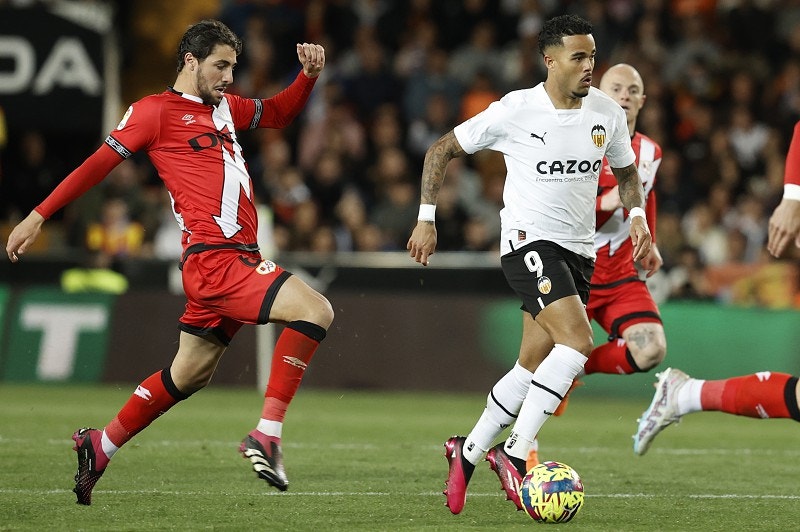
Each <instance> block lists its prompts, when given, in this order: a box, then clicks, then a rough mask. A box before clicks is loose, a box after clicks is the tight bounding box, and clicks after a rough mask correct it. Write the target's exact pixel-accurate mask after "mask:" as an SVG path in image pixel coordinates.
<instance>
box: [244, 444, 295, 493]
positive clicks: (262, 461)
mask: <svg viewBox="0 0 800 532" xmlns="http://www.w3.org/2000/svg"><path fill="white" fill-rule="evenodd" d="M239 452H241V453H242V457H244V458H246V459H248V460H250V462H251V463H252V465H253V471H255V472H256V474H257V475H258V477H259V478H261V479H264V480H266V481H267V483H268V484H269V485H270V486H274V487H276V488H278V489H279V490H281V491H286V490H287V489H288V488H289V479H287V478H286V471H285V470H284V468H283V452H282V451H281V446H280V439H278V438H274V437H271V436H267V435H265V434H263V433H261V432H259V431H257V430H253V431H251V432H250V434H248V435H247V436H246V437H245V439H244V440H242V444H241V445H240V446H239Z"/></svg>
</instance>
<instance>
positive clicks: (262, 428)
mask: <svg viewBox="0 0 800 532" xmlns="http://www.w3.org/2000/svg"><path fill="white" fill-rule="evenodd" d="M256 430H257V431H259V432H261V433H263V434H266V435H267V436H272V437H273V438H280V437H281V434H282V433H283V423H281V422H280V421H270V420H268V419H264V418H261V419H260V420H259V422H258V425H256Z"/></svg>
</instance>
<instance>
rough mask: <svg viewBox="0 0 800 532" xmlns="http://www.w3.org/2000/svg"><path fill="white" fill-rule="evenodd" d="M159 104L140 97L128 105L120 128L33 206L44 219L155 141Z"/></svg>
mask: <svg viewBox="0 0 800 532" xmlns="http://www.w3.org/2000/svg"><path fill="white" fill-rule="evenodd" d="M157 120H158V107H157V106H153V105H149V102H147V100H146V99H145V100H141V101H139V102H137V103H135V104H133V105H131V106H130V107H129V108H128V111H127V112H126V113H125V116H123V117H122V120H121V121H120V123H119V125H118V126H117V129H115V130H114V131H113V132H111V134H109V135H108V137H106V140H105V142H104V143H103V145H102V146H100V148H99V149H98V150H97V151H95V152H94V153H93V154H92V155H90V156H89V157H88V158H87V159H86V160H85V161H84V162H83V164H81V165H80V166H79V167H78V168H76V169H75V170H73V171H72V172H71V173H70V174H69V175H68V176H67V177H65V178H64V180H63V181H61V183H59V184H58V186H57V187H56V188H55V189H54V190H53V192H51V193H50V195H49V196H47V198H45V200H44V201H43V202H42V203H40V204H39V205H37V206H36V208H35V209H34V210H35V211H36V212H38V213H39V214H41V215H42V216H43V217H44V218H45V219H47V218H50V217H51V216H53V214H55V213H56V212H57V211H59V210H60V209H62V208H64V207H65V206H66V205H67V204H68V203H70V202H72V201H74V200H75V199H77V198H78V197H80V196H81V195H82V194H84V193H85V192H86V191H87V190H89V189H90V188H92V187H93V186H95V185H96V184H98V183H99V182H100V181H102V180H103V179H104V178H105V177H106V176H107V175H108V173H109V172H111V170H113V169H114V167H115V166H117V165H118V164H119V163H121V162H122V160H123V159H127V158H128V157H130V156H131V155H133V153H134V152H136V151H138V150H140V149H142V148H145V147H146V146H147V145H148V144H149V143H150V142H152V141H153V139H154V137H155V135H156V133H155V132H156V131H157V124H158V121H157Z"/></svg>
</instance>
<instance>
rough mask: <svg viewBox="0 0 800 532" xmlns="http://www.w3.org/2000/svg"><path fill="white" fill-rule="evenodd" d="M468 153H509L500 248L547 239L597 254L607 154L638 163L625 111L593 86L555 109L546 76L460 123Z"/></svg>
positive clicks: (616, 162)
mask: <svg viewBox="0 0 800 532" xmlns="http://www.w3.org/2000/svg"><path fill="white" fill-rule="evenodd" d="M454 133H455V136H456V138H457V139H458V142H459V144H461V147H462V148H463V150H464V151H465V152H467V153H475V152H476V151H479V150H482V149H491V150H495V151H499V152H501V153H502V154H503V157H504V159H505V163H506V182H505V187H504V189H503V203H504V207H503V209H502V210H501V211H500V222H501V235H500V238H501V240H500V253H501V254H502V255H505V254H506V253H509V252H511V251H513V250H515V249H518V248H520V247H521V246H524V245H526V244H528V243H530V242H533V241H535V240H548V241H550V242H554V243H556V244H558V245H560V246H562V247H564V248H566V249H568V250H570V251H573V252H575V253H577V254H579V255H582V256H584V257H588V258H591V259H594V258H595V251H594V227H595V208H594V207H595V200H596V198H597V183H598V176H599V175H600V170H601V168H602V167H603V157H604V156H605V157H607V158H608V161H609V164H610V165H611V166H612V167H613V168H623V167H626V166H629V165H630V164H633V162H634V160H635V158H636V157H635V154H634V153H633V150H632V149H631V139H630V137H629V136H628V125H627V121H626V118H625V111H623V109H622V108H621V107H620V106H619V105H617V103H616V102H614V101H613V100H612V99H611V98H610V97H609V96H607V95H606V94H604V93H603V92H601V91H600V90H599V89H596V88H594V87H591V88H590V89H589V94H588V95H587V96H586V97H585V98H583V100H582V101H581V108H580V109H556V108H555V107H554V106H553V103H552V102H551V101H550V97H549V96H548V95H547V92H546V91H545V90H544V84H543V83H540V84H538V85H536V86H535V87H533V88H530V89H523V90H518V91H514V92H510V93H508V94H507V95H505V96H504V97H503V98H501V99H500V100H499V101H496V102H493V103H492V104H491V105H489V107H488V108H486V110H485V111H483V112H481V113H479V114H478V115H476V116H474V117H472V118H470V119H469V120H467V121H466V122H463V123H462V124H459V125H458V126H456V127H455V129H454Z"/></svg>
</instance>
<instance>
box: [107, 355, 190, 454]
mask: <svg viewBox="0 0 800 532" xmlns="http://www.w3.org/2000/svg"><path fill="white" fill-rule="evenodd" d="M187 397H189V396H188V395H186V394H184V393H182V392H181V391H179V390H178V389H177V388H176V387H175V384H174V383H173V382H172V377H171V376H170V374H169V368H166V369H163V370H161V371H158V372H156V373H153V374H152V375H150V376H149V377H147V378H146V379H145V380H144V381H143V382H142V383H141V384H140V385H139V386H137V387H136V391H135V392H133V395H131V397H130V399H128V402H127V403H125V405H124V406H123V407H122V410H120V411H119V413H118V414H117V417H115V418H114V419H113V420H111V422H110V423H109V424H108V425H106V428H105V431H106V436H108V439H109V440H111V442H112V443H113V444H114V445H116V446H117V447H122V446H123V445H124V444H125V443H127V442H128V440H130V439H131V438H133V437H134V436H135V435H136V434H138V433H139V432H141V431H142V430H143V429H144V428H145V427H147V426H148V425H149V424H150V423H152V422H153V421H154V420H155V419H156V418H157V417H158V416H160V415H161V414H163V413H164V412H166V411H167V410H169V409H170V408H172V407H173V406H174V405H175V404H176V403H178V402H179V401H182V400H183V399H186V398H187Z"/></svg>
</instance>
